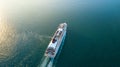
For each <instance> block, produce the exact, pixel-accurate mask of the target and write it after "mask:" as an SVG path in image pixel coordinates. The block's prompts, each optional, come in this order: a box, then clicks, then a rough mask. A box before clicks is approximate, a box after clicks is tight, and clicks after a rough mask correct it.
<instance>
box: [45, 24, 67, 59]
mask: <svg viewBox="0 0 120 67" xmlns="http://www.w3.org/2000/svg"><path fill="white" fill-rule="evenodd" d="M66 29H67V24H66V23H62V24H60V25H59V27H58V29H57V31H56V32H55V34H54V36H53V38H52V39H51V41H50V43H49V45H48V47H47V49H46V51H45V56H47V57H50V58H55V56H56V55H57V53H58V51H59V50H60V47H62V44H61V43H62V42H63V41H64V39H65V36H66Z"/></svg>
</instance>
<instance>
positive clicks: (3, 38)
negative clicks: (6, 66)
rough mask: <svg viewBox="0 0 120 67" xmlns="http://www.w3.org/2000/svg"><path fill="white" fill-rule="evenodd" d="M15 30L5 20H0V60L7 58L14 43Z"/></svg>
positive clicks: (11, 51)
mask: <svg viewBox="0 0 120 67" xmlns="http://www.w3.org/2000/svg"><path fill="white" fill-rule="evenodd" d="M15 35H16V31H15V29H14V27H13V26H12V25H10V24H8V23H7V22H5V21H2V20H1V21H0V61H1V60H4V59H8V58H9V57H10V56H11V55H12V53H13V51H14V50H13V48H14V47H15V45H16V41H17V39H16V37H15Z"/></svg>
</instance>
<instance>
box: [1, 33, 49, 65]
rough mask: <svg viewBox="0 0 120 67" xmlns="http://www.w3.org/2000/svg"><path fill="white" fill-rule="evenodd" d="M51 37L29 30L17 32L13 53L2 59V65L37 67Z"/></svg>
mask: <svg viewBox="0 0 120 67" xmlns="http://www.w3.org/2000/svg"><path fill="white" fill-rule="evenodd" d="M50 38H51V36H47V35H40V34H38V33H34V32H29V31H27V32H21V33H16V35H15V42H16V43H15V46H11V47H14V48H13V51H12V55H9V56H8V58H7V59H5V58H3V59H2V60H0V67H36V66H37V65H38V62H39V61H40V59H41V58H42V56H41V55H42V54H43V53H44V49H45V47H46V46H47V45H46V44H47V42H48V41H49V40H50ZM9 44H12V43H9ZM35 62H36V63H35Z"/></svg>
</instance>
